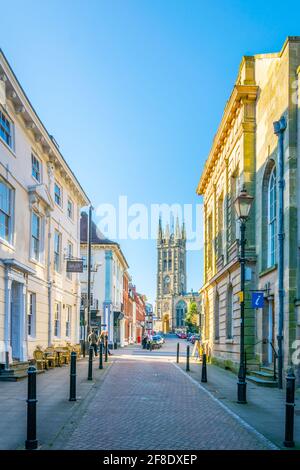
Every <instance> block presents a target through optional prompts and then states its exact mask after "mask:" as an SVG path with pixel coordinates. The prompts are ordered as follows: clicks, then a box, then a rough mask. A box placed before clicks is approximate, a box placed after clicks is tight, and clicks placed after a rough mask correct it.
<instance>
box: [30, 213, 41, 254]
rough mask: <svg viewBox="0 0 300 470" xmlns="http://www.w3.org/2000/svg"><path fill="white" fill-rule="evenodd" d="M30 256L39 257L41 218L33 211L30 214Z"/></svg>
mask: <svg viewBox="0 0 300 470" xmlns="http://www.w3.org/2000/svg"><path fill="white" fill-rule="evenodd" d="M31 258H32V259H34V260H36V261H40V259H41V218H40V216H39V215H37V214H36V213H35V212H32V215H31Z"/></svg>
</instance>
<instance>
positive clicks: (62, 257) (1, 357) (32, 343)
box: [0, 51, 89, 364]
mask: <svg viewBox="0 0 300 470" xmlns="http://www.w3.org/2000/svg"><path fill="white" fill-rule="evenodd" d="M87 204H89V199H88V197H87V196H86V194H85V192H84V191H83V189H82V187H81V186H80V184H79V182H78V180H77V179H76V177H75V176H74V174H73V172H72V170H71V169H70V168H69V166H68V165H67V163H66V161H65V160H64V158H63V156H62V154H61V152H60V150H59V147H58V145H57V143H56V142H55V140H54V138H53V137H52V136H51V135H49V133H48V132H47V130H46V129H45V127H44V125H43V123H42V122H41V120H40V119H39V117H38V115H37V114H36V112H35V110H34V109H33V107H32V105H31V103H30V102H29V100H28V98H27V96H26V95H25V93H24V90H23V89H22V87H21V85H20V83H19V82H18V80H17V78H16V76H15V75H14V73H13V71H12V69H11V68H10V66H9V64H8V62H7V60H6V58H5V57H4V55H3V53H2V52H1V51H0V363H2V364H3V363H4V361H5V357H6V355H7V353H8V357H9V362H10V363H11V362H16V361H26V360H28V359H30V358H32V353H33V350H34V349H35V347H36V346H37V345H41V346H42V347H45V346H48V345H51V344H65V343H66V341H68V342H71V343H77V342H78V341H79V309H80V283H79V275H78V274H76V273H72V274H70V273H66V258H68V257H78V256H79V255H80V251H79V250H80V238H79V220H80V209H81V207H82V206H85V205H87Z"/></svg>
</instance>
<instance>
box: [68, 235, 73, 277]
mask: <svg viewBox="0 0 300 470" xmlns="http://www.w3.org/2000/svg"><path fill="white" fill-rule="evenodd" d="M67 257H68V259H72V257H73V244H72V243H71V242H68V247H67ZM67 278H68V279H72V273H70V272H68V271H67Z"/></svg>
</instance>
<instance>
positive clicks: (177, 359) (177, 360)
mask: <svg viewBox="0 0 300 470" xmlns="http://www.w3.org/2000/svg"><path fill="white" fill-rule="evenodd" d="M176 362H177V364H179V343H177V358H176Z"/></svg>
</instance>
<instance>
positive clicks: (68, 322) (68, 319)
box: [66, 305, 72, 338]
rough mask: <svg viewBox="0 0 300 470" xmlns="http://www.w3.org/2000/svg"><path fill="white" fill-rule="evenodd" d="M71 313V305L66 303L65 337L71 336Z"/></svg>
mask: <svg viewBox="0 0 300 470" xmlns="http://www.w3.org/2000/svg"><path fill="white" fill-rule="evenodd" d="M71 315H72V307H71V305H67V310H66V337H67V338H70V337H71Z"/></svg>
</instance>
